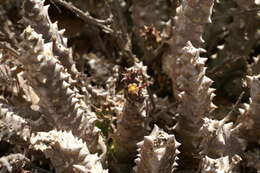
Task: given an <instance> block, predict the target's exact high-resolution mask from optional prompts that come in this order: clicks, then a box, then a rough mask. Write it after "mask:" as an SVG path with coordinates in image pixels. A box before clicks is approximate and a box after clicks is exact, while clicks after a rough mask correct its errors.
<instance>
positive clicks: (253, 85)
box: [238, 75, 260, 143]
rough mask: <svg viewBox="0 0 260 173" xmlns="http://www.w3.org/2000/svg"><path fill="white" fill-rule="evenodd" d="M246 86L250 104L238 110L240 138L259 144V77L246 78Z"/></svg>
mask: <svg viewBox="0 0 260 173" xmlns="http://www.w3.org/2000/svg"><path fill="white" fill-rule="evenodd" d="M247 85H248V86H249V87H250V96H251V98H250V104H249V105H248V104H244V109H240V110H239V111H240V113H241V116H240V118H239V119H238V123H239V125H240V128H239V130H240V137H242V138H244V139H246V140H247V141H248V142H253V143H259V142H260V128H259V127H260V116H259V115H260V75H256V76H247Z"/></svg>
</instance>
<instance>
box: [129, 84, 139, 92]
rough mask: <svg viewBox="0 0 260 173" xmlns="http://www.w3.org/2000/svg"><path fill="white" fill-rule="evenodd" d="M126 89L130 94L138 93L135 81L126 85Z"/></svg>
mask: <svg viewBox="0 0 260 173" xmlns="http://www.w3.org/2000/svg"><path fill="white" fill-rule="evenodd" d="M127 91H128V93H130V94H138V91H139V88H138V86H137V84H136V83H131V84H129V85H128V86H127Z"/></svg>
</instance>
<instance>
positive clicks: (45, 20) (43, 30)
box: [21, 0, 79, 78]
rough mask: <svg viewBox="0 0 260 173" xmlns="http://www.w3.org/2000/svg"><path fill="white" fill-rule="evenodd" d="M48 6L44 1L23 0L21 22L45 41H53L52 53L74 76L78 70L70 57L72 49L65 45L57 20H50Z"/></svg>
mask: <svg viewBox="0 0 260 173" xmlns="http://www.w3.org/2000/svg"><path fill="white" fill-rule="evenodd" d="M48 8H49V6H44V1H38V0H25V1H24V3H23V18H22V20H21V22H22V23H24V24H26V25H30V26H31V27H32V28H33V29H34V30H35V31H36V32H37V33H38V34H42V37H43V39H44V42H45V43H47V42H51V41H53V54H54V55H55V56H58V59H59V61H60V62H61V64H62V65H63V66H64V67H65V68H67V69H68V71H69V73H70V74H71V75H72V77H73V78H74V76H76V75H78V73H79V72H78V71H77V69H76V66H75V62H74V60H73V57H72V49H71V48H68V47H67V38H65V37H64V32H65V30H59V29H58V24H57V22H55V23H52V22H51V20H50V18H49V14H48Z"/></svg>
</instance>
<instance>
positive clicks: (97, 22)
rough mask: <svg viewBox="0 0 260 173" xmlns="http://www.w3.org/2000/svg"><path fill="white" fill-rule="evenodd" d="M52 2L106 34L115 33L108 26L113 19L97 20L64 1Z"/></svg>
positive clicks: (53, 0)
mask: <svg viewBox="0 0 260 173" xmlns="http://www.w3.org/2000/svg"><path fill="white" fill-rule="evenodd" d="M51 1H52V2H56V3H58V4H60V5H62V6H64V7H65V8H67V9H68V10H70V11H72V12H73V13H75V14H76V15H77V16H78V17H79V18H81V19H82V20H83V21H84V22H86V23H91V24H93V25H95V26H97V27H99V28H101V29H102V31H104V32H106V33H113V32H114V31H113V30H112V29H111V28H110V27H109V26H107V25H109V24H110V23H111V21H112V19H111V17H109V18H108V19H106V20H101V19H96V18H94V17H92V16H90V14H89V12H85V13H84V12H83V11H81V10H80V9H78V8H77V7H75V6H74V5H73V4H72V3H68V2H65V1H63V0H51Z"/></svg>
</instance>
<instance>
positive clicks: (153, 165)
mask: <svg viewBox="0 0 260 173" xmlns="http://www.w3.org/2000/svg"><path fill="white" fill-rule="evenodd" d="M137 146H138V153H139V154H138V158H137V159H135V162H136V164H137V166H136V167H135V168H134V170H135V172H137V173H172V172H173V171H174V170H175V169H176V166H177V162H176V161H177V160H178V157H177V155H178V154H179V151H178V147H179V146H180V143H178V142H177V141H176V139H175V136H174V135H169V134H167V133H166V132H164V131H163V130H162V129H159V128H158V127H157V126H156V125H155V126H154V129H153V131H152V133H151V134H150V135H149V136H145V137H144V140H143V141H141V142H139V143H137Z"/></svg>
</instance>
